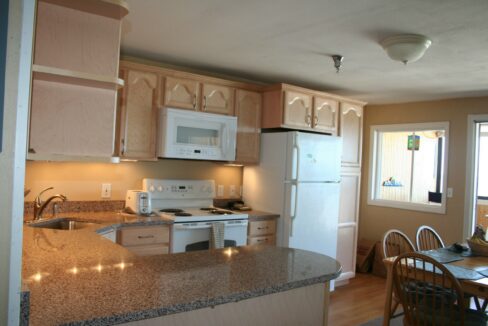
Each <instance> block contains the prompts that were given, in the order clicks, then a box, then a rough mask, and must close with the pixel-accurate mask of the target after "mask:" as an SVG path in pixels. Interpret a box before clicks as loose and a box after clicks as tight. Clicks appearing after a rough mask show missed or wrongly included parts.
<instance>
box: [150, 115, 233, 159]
mask: <svg viewBox="0 0 488 326" xmlns="http://www.w3.org/2000/svg"><path fill="white" fill-rule="evenodd" d="M236 135H237V118H236V117H231V116H226V115H220V114H212V113H204V112H196V111H190V110H182V109H173V108H167V107H165V108H160V109H159V128H158V157H162V158H181V159H194V160H211V161H234V160H235V157H236Z"/></svg>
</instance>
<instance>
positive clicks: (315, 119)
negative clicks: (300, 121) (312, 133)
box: [313, 116, 319, 126]
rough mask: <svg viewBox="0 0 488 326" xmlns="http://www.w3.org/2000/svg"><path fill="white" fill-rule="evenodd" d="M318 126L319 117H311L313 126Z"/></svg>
mask: <svg viewBox="0 0 488 326" xmlns="http://www.w3.org/2000/svg"><path fill="white" fill-rule="evenodd" d="M318 124H319V117H318V116H315V117H313V125H314V126H316V125H318Z"/></svg>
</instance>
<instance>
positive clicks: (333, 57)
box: [332, 54, 344, 73]
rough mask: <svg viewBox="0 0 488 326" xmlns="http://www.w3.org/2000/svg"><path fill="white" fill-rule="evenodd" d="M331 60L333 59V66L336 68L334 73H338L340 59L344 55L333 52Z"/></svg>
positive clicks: (340, 65)
mask: <svg viewBox="0 0 488 326" xmlns="http://www.w3.org/2000/svg"><path fill="white" fill-rule="evenodd" d="M332 60H334V67H335V68H336V73H339V71H340V70H341V67H342V61H343V60H344V57H343V56H342V55H338V54H335V55H333V56H332Z"/></svg>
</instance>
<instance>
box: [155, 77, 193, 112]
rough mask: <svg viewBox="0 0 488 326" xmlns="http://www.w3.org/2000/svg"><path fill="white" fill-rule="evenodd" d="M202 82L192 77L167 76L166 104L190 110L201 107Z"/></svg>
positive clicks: (165, 84) (165, 87) (165, 86)
mask: <svg viewBox="0 0 488 326" xmlns="http://www.w3.org/2000/svg"><path fill="white" fill-rule="evenodd" d="M199 101H200V83H199V82H198V81H195V80H192V79H185V78H175V77H169V76H168V77H166V78H165V83H164V106H168V107H172V108H180V109H188V110H198V108H199V107H200V103H199Z"/></svg>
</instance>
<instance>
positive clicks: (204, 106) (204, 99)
mask: <svg viewBox="0 0 488 326" xmlns="http://www.w3.org/2000/svg"><path fill="white" fill-rule="evenodd" d="M203 111H207V96H206V95H205V96H204V97H203Z"/></svg>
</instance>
